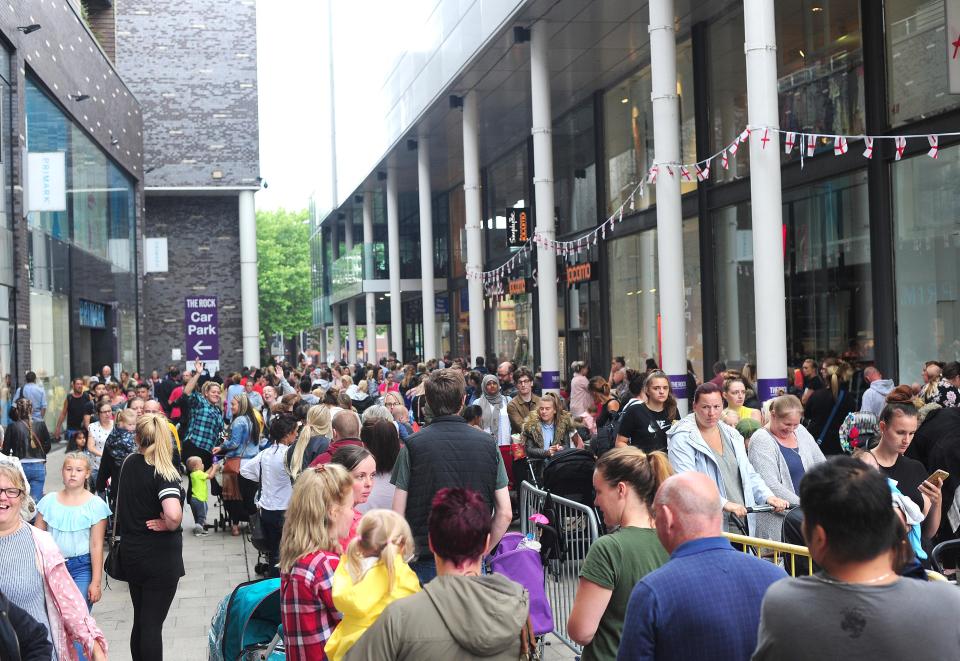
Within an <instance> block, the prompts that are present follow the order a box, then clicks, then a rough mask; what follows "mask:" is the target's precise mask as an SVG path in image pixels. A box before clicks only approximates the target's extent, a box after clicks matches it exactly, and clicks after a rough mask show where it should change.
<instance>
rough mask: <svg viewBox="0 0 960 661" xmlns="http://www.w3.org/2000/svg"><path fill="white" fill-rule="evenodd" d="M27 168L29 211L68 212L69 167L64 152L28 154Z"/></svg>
mask: <svg viewBox="0 0 960 661" xmlns="http://www.w3.org/2000/svg"><path fill="white" fill-rule="evenodd" d="M27 168H28V170H27V190H28V196H27V211H66V210H67V185H66V182H67V166H66V155H65V154H64V152H62V151H50V152H28V153H27Z"/></svg>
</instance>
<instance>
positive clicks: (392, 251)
mask: <svg viewBox="0 0 960 661" xmlns="http://www.w3.org/2000/svg"><path fill="white" fill-rule="evenodd" d="M387 250H388V251H389V253H388V254H389V257H388V259H389V260H390V350H391V351H395V352H396V353H397V358H399V359H400V360H401V361H402V360H403V319H402V318H401V315H402V312H401V308H400V206H399V204H398V201H397V160H396V157H395V156H394V155H393V154H390V156H388V157H387Z"/></svg>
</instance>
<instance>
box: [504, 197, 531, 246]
mask: <svg viewBox="0 0 960 661" xmlns="http://www.w3.org/2000/svg"><path fill="white" fill-rule="evenodd" d="M529 240H530V209H529V208H528V207H522V208H519V209H507V247H508V248H519V247H521V246H522V245H523V244H525V243H526V242H527V241H529Z"/></svg>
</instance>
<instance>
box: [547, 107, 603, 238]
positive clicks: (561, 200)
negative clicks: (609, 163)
mask: <svg viewBox="0 0 960 661" xmlns="http://www.w3.org/2000/svg"><path fill="white" fill-rule="evenodd" d="M553 176H554V186H553V193H554V199H555V200H556V205H557V234H560V235H563V234H568V233H570V232H576V231H578V230H582V229H586V228H588V227H594V226H595V225H596V224H597V164H596V142H595V135H594V131H593V100H592V99H590V100H589V101H587V102H586V103H583V104H581V105H580V106H579V107H577V108H575V109H574V110H572V111H570V112H568V113H567V114H566V115H564V116H563V117H561V118H560V119H558V120H557V121H555V122H554V123H553Z"/></svg>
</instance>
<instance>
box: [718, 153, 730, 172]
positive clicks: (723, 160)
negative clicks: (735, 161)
mask: <svg viewBox="0 0 960 661" xmlns="http://www.w3.org/2000/svg"><path fill="white" fill-rule="evenodd" d="M720 167H722V168H723V169H724V170H729V169H730V159H729V158H728V157H727V150H726V149H724V150H723V153H722V154H720Z"/></svg>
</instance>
